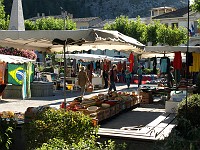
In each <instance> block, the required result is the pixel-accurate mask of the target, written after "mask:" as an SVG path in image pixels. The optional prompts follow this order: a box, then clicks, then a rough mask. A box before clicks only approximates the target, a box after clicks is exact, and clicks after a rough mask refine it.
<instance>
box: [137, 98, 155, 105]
mask: <svg viewBox="0 0 200 150" xmlns="http://www.w3.org/2000/svg"><path fill="white" fill-rule="evenodd" d="M140 103H141V104H151V103H153V99H152V98H142V99H141V100H140Z"/></svg>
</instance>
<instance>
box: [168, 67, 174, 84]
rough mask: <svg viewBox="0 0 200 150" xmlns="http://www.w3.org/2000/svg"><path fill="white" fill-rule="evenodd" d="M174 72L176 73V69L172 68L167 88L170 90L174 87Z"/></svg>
mask: <svg viewBox="0 0 200 150" xmlns="http://www.w3.org/2000/svg"><path fill="white" fill-rule="evenodd" d="M173 72H174V68H173V67H170V71H169V73H168V74H167V86H168V87H169V88H172V87H173V85H174V75H173Z"/></svg>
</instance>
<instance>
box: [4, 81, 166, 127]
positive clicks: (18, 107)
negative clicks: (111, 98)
mask: <svg viewBox="0 0 200 150" xmlns="http://www.w3.org/2000/svg"><path fill="white" fill-rule="evenodd" d="M107 90H108V89H101V90H95V91H93V92H92V93H86V95H85V98H87V97H91V96H92V95H96V94H98V93H107ZM117 90H118V91H128V92H132V91H136V90H137V85H135V84H132V85H131V87H130V89H127V86H126V85H124V84H117ZM79 94H80V92H79V91H72V92H71V91H67V94H66V97H67V98H66V100H67V101H72V100H73V99H74V98H75V97H77V96H79ZM63 99H64V94H63V91H62V90H57V91H55V92H54V93H53V96H51V97H32V98H31V99H27V100H20V99H2V100H1V101H0V112H2V111H7V110H11V111H16V112H25V111H26V109H27V108H28V107H38V106H43V105H50V106H51V107H56V108H59V107H60V104H61V102H63ZM163 112H164V103H163V102H160V101H159V99H158V101H157V102H156V99H155V100H154V103H153V104H142V105H141V106H140V107H138V108H135V109H133V110H130V111H128V112H125V113H122V114H120V115H117V116H116V117H114V118H112V119H110V120H108V121H106V122H104V123H103V124H102V125H101V126H102V127H107V128H116V129H119V128H121V127H129V126H140V125H142V126H144V125H146V124H148V123H150V122H151V121H153V120H154V119H155V118H157V117H158V116H159V115H161V114H162V113H163Z"/></svg>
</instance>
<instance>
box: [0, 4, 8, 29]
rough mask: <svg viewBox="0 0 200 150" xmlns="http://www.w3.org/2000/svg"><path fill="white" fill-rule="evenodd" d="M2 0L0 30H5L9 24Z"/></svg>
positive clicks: (0, 5)
mask: <svg viewBox="0 0 200 150" xmlns="http://www.w3.org/2000/svg"><path fill="white" fill-rule="evenodd" d="M3 3H4V0H0V30H7V29H8V24H9V16H6V13H5V10H4V8H5V7H4V5H3Z"/></svg>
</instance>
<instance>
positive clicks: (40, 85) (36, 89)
mask: <svg viewBox="0 0 200 150" xmlns="http://www.w3.org/2000/svg"><path fill="white" fill-rule="evenodd" d="M53 85H54V84H53V82H39V81H38V82H33V83H31V96H32V97H45V96H53Z"/></svg>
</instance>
